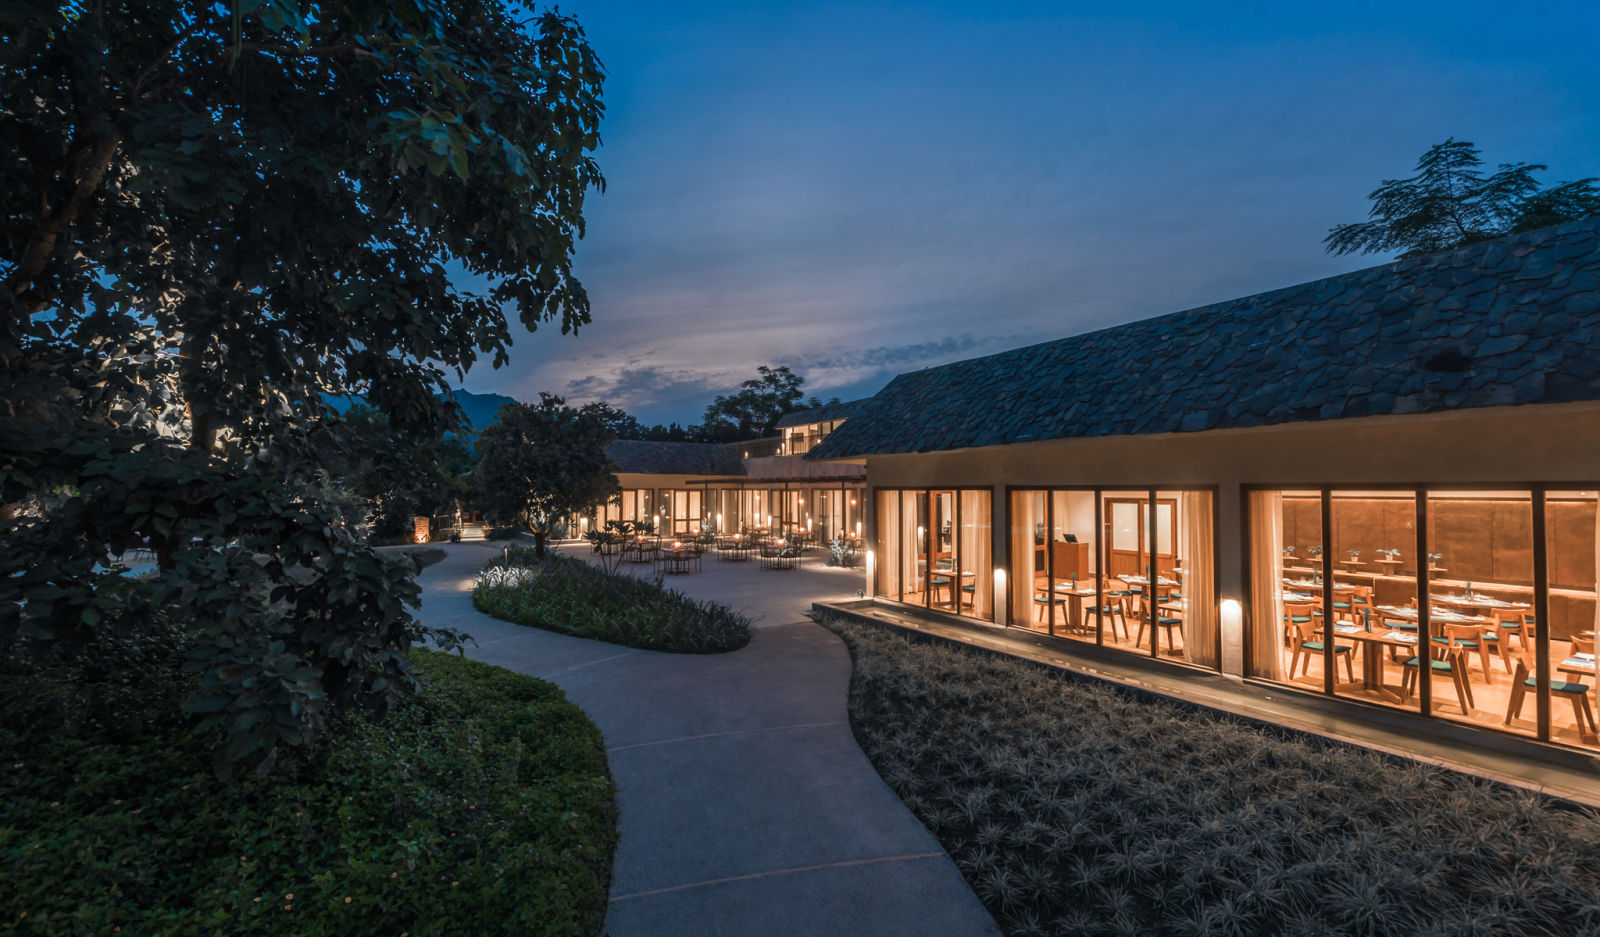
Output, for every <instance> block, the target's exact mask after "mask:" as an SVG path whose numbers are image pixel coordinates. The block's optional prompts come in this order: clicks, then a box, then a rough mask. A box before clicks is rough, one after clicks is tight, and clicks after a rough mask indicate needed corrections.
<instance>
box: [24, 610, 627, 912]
mask: <svg viewBox="0 0 1600 937" xmlns="http://www.w3.org/2000/svg"><path fill="white" fill-rule="evenodd" d="M181 645H182V636H181V635H180V634H178V633H177V632H176V631H175V630H173V629H170V628H168V629H166V630H152V631H149V632H147V633H146V634H145V635H143V636H142V637H141V638H140V639H138V640H136V641H132V642H127V643H125V644H124V645H123V646H121V647H120V648H115V649H112V648H108V649H107V650H117V651H119V652H123V653H130V654H133V655H134V656H135V658H136V663H137V664H138V665H139V666H140V673H139V675H138V678H137V679H133V678H131V677H130V676H129V674H128V671H127V670H126V669H125V668H120V667H119V668H112V669H110V670H106V669H105V668H104V667H103V666H101V664H99V663H96V662H95V661H93V660H89V659H84V658H78V659H74V660H70V661H63V662H60V664H59V667H60V668H61V669H58V670H57V671H55V672H53V673H50V674H44V673H40V672H39V671H37V670H34V669H32V668H29V669H28V670H27V671H26V672H24V673H18V671H17V668H16V667H15V666H14V663H15V662H10V663H8V664H7V666H6V667H5V672H4V674H3V675H0V688H3V693H4V701H5V704H6V712H7V716H8V718H7V719H6V720H5V722H4V724H0V863H3V865H0V868H3V869H4V874H0V908H4V909H5V912H4V913H5V916H6V917H5V920H4V923H3V925H0V929H3V930H5V931H6V933H15V934H38V935H46V934H48V935H62V934H66V935H80V934H81V935H90V934H94V935H99V934H113V933H119V934H123V935H138V934H161V935H212V934H219V933H226V934H241V935H242V934H263V935H268V934H270V935H277V934H304V935H322V937H346V935H352V934H400V933H403V932H404V933H409V934H412V935H417V937H421V935H441V937H442V935H449V934H552V935H572V937H590V935H593V934H595V933H598V932H599V928H600V926H601V922H602V920H603V918H604V915H605V904H606V897H607V893H608V891H609V887H610V874H611V855H612V850H613V848H614V846H615V843H616V808H615V804H614V796H615V792H614V788H613V785H612V783H611V779H610V775H609V770H608V768H607V765H606V758H605V749H604V743H603V742H602V740H601V737H600V732H599V730H598V729H596V728H595V727H594V725H593V724H592V723H590V722H589V721H588V719H587V718H586V717H585V716H584V715H583V713H582V711H581V710H579V709H578V708H577V707H576V706H574V705H572V704H571V703H570V702H568V701H567V700H566V698H565V696H564V695H563V694H562V693H561V691H560V690H559V689H558V688H557V687H555V686H553V685H551V684H549V683H545V682H543V681H540V680H535V679H533V678H530V677H524V676H520V675H517V674H513V673H511V672H509V671H505V670H501V669H499V668H496V667H490V666H487V665H484V664H479V663H475V662H473V661H468V660H463V659H461V658H458V657H451V656H447V655H442V654H430V653H427V652H419V653H418V655H417V660H416V666H417V668H418V670H419V671H420V673H421V674H422V675H423V677H424V678H425V679H426V680H427V681H428V683H429V687H430V688H429V692H428V693H427V694H425V695H423V696H421V697H419V699H418V701H417V702H416V703H415V704H414V705H412V706H408V707H406V708H405V709H404V710H402V711H400V712H397V713H395V714H394V715H392V716H391V717H390V718H387V719H384V720H382V721H372V720H368V719H364V718H351V719H345V720H341V721H340V722H339V723H338V724H337V725H336V726H335V727H334V733H335V734H336V735H337V737H338V739H339V741H340V744H338V745H336V746H333V747H331V748H330V749H327V750H325V751H321V752H319V753H317V754H316V755H314V756H300V757H295V758H292V759H289V760H288V761H286V763H285V764H284V765H282V766H281V769H280V771H279V772H278V774H277V776H275V777H274V778H273V779H271V780H259V779H254V778H251V779H246V780H242V781H239V782H236V783H233V784H223V783H221V782H219V781H218V780H217V778H216V777H215V776H213V775H212V774H210V773H209V772H206V771H204V770H197V769H196V765H197V763H199V762H201V761H202V760H203V743H202V739H200V738H199V737H198V736H195V735H193V734H191V733H189V732H188V731H187V730H186V728H185V727H182V726H173V725H170V724H159V725H158V724H152V723H151V722H150V721H149V720H148V719H145V718H143V717H142V716H141V714H143V713H150V712H158V713H159V712H175V709H174V708H173V704H174V702H175V700H176V699H177V698H179V697H181V696H182V695H183V694H184V693H185V692H187V689H188V682H189V681H187V680H185V679H184V678H183V677H181V675H179V674H178V672H177V671H176V669H175V667H174V666H173V665H174V664H175V663H176V662H177V661H178V660H180V659H181V658H182V656H183V650H182V647H181ZM72 670H75V671H77V672H74V673H68V672H67V671H72ZM119 675H120V676H119ZM63 677H65V678H66V679H61V678H63ZM69 683H70V684H72V685H74V686H89V687H98V688H99V691H98V693H99V695H98V696H96V697H95V698H94V699H87V698H84V697H83V696H81V695H79V694H77V693H75V692H73V691H71V690H69V689H68V688H67V685H68V684H69Z"/></svg>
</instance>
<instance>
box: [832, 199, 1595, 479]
mask: <svg viewBox="0 0 1600 937" xmlns="http://www.w3.org/2000/svg"><path fill="white" fill-rule="evenodd" d="M1576 400H1600V218H1591V219H1588V220H1586V221H1579V222H1574V223H1571V224H1566V225H1560V226H1557V227H1553V228H1546V229H1543V230H1540V231H1533V232H1528V233H1526V234H1517V235H1510V236H1507V237H1503V238H1498V239H1496V240H1493V241H1486V242H1483V243H1480V244H1474V245H1470V246H1467V247H1462V248H1457V249H1455V250H1451V251H1443V252H1440V253H1437V254H1429V255H1427V256H1424V257H1417V258H1412V259H1409V260H1402V261H1398V262H1396V263H1391V264H1386V265H1384V266H1381V267H1372V268H1369V269H1366V270H1357V271H1355V272H1353V273H1347V274H1343V275H1340V276H1336V277H1329V278H1327V279H1324V280H1316V281H1313V282H1311V283H1304V284H1301V285H1299V286H1291V287H1288V288H1287V289H1281V290H1275V291H1273V292H1269V293H1261V294H1258V295H1255V296H1247V297H1244V298H1242V299H1235V300H1231V301H1229V302H1224V303H1217V304H1214V305H1210V306H1202V307H1200V308H1198V309H1191V310H1188V311H1186V312H1178V313H1173V314H1171V315H1165V316H1159V317H1157V318H1153V319H1145V320H1143V321H1140V322H1132V323H1129V324H1127V325H1121V326H1116V327H1113V328H1108V329H1102V330H1100V331H1097V332H1089V333H1086V334H1083V335H1075V336H1072V337H1070V338H1064V339H1060V340H1058V341H1053V342H1047V343H1045V344H1042V345H1032V346H1029V347H1026V348H1017V349H1013V350H1011V351H1006V352H1001V353H999V354H995V355H989V356H986V357H983V358H972V359H969V360H966V361H958V362H956V363H954V364H948V365H943V366H941V367H936V368H928V369H925V370H922V371H914V372H910V373H907V374H902V375H900V376H899V377H897V378H895V379H894V380H893V381H890V382H889V385H888V386H887V387H885V388H884V389H883V390H882V391H879V392H878V394H877V396H875V397H873V398H871V399H870V400H869V402H868V404H867V405H866V406H865V407H864V408H863V409H862V412H861V413H859V414H857V415H856V416H855V418H853V419H851V420H849V421H847V422H846V423H844V425H842V426H840V427H839V429H837V430H835V431H834V432H833V433H832V434H830V435H829V436H828V438H827V439H825V440H823V441H822V443H821V444H820V445H818V446H817V447H816V448H814V449H812V450H811V451H810V452H809V453H807V455H806V458H808V459H819V458H820V459H828V458H843V457H851V456H862V455H874V454H885V453H897V452H932V451H938V450H944V449H959V448H967V447H974V446H996V445H1004V444H1007V443H1016V442H1027V441H1033V440H1044V439H1063V438H1069V437H1093V436H1112V435H1132V434H1149V433H1172V432H1197V431H1200V430H1209V429H1221V428H1230V427H1245V426H1264V425H1270V424H1276V423H1290V422H1300V421H1307V420H1331V419H1340V418H1347V417H1362V416H1374V415H1381V414H1408V413H1432V412H1437V411H1442V410H1456V409H1465V408H1470V407H1488V406H1497V405H1504V404H1526V403H1565V402H1571V401H1576Z"/></svg>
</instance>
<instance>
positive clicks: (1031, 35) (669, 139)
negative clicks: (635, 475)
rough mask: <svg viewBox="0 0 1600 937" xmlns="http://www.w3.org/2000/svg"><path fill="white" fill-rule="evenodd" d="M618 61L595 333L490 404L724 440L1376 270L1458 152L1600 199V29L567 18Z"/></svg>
mask: <svg viewBox="0 0 1600 937" xmlns="http://www.w3.org/2000/svg"><path fill="white" fill-rule="evenodd" d="M561 9H562V11H563V12H565V13H569V14H573V15H576V16H577V17H578V19H579V21H580V22H582V23H583V25H584V27H585V29H586V30H587V32H588V34H589V38H590V41H591V43H592V44H593V45H594V47H595V49H596V51H597V52H598V53H599V55H600V57H601V59H602V60H603V61H604V62H605V64H606V67H607V70H608V73H609V76H608V79H607V82H606V90H605V99H606V103H607V117H606V121H605V124H604V127H603V135H604V146H603V147H602V149H601V150H600V151H599V154H598V159H599V161H600V164H601V168H602V170H603V171H604V172H605V174H606V177H607V191H606V192H605V194H603V195H594V196H592V197H591V200H590V202H589V205H588V209H587V212H586V214H587V218H588V225H589V232H588V237H587V238H586V239H585V240H584V241H583V242H581V244H580V246H579V250H578V256H577V264H576V271H577V273H578V276H579V277H580V278H581V279H582V280H583V282H584V284H585V286H586V287H587V288H588V290H589V293H590V296H591V299H592V301H593V307H594V309H593V311H594V324H593V325H591V326H589V327H586V328H584V329H583V330H582V331H581V332H580V333H579V334H578V335H577V336H576V337H574V336H562V335H560V334H559V333H558V332H556V331H554V330H541V331H540V332H538V333H536V334H533V335H525V334H524V335H521V336H519V337H518V339H517V342H516V345H515V347H514V348H513V350H512V355H511V364H510V366H509V367H506V368H502V369H500V370H498V371H494V370H490V369H489V368H488V367H487V366H484V367H481V368H479V369H477V370H475V371H473V372H472V373H471V374H470V375H469V376H468V378H467V380H466V382H465V386H466V387H467V388H468V389H469V390H474V391H495V392H500V393H506V394H510V395H512V396H516V397H520V398H524V399H533V398H537V395H538V393H539V392H540V391H550V392H554V393H561V394H564V395H567V396H568V397H569V399H573V400H578V401H587V400H593V399H606V400H609V401H611V402H612V403H614V404H617V405H620V406H623V407H626V408H627V409H628V410H629V411H631V412H633V413H635V414H636V415H638V416H639V417H640V418H642V419H645V420H647V421H650V422H654V421H667V420H678V421H680V422H696V421H698V417H699V413H700V410H701V409H702V408H703V407H704V405H705V403H707V402H708V401H709V400H710V398H711V396H712V395H714V394H716V393H722V392H726V391H727V390H729V389H731V388H732V387H733V386H734V385H736V384H737V383H738V382H739V381H740V380H743V379H744V378H746V377H749V376H752V375H753V373H754V371H755V368H756V366H757V365H758V364H788V365H790V366H791V367H794V368H795V369H796V370H797V371H799V372H800V373H802V374H804V375H805V376H806V377H807V379H808V383H807V389H808V390H810V391H812V392H814V393H817V394H819V395H821V396H823V397H829V396H835V395H837V396H841V397H844V398H846V399H848V398H851V397H855V396H862V395H866V394H870V393H872V392H874V391H876V390H877V389H878V388H879V387H881V386H882V385H883V384H884V383H886V382H887V381H888V380H889V379H890V378H892V377H893V376H894V375H895V374H898V373H900V372H901V371H906V370H913V369H916V368H921V367H926V366H929V365H935V364H941V363H944V362H947V361H953V360H957V359H960V358H967V357H971V356H973V355H978V354H985V353H989V352H993V351H998V350H1001V349H1004V348H1010V347H1015V346H1017V345H1023V344H1029V343H1032V342H1036V341H1043V340H1047V339H1051V338H1058V337H1061V336H1064V335H1070V334H1073V333H1076V332H1081V331H1085V330H1089V329H1094V328H1099V327H1102V326H1106V325H1111V324H1115V323H1118V322H1126V321H1131V320H1134V319H1141V318H1145V317H1148V316H1152V315H1159V314H1162V313H1166V312H1171V311H1175V310H1178V309H1184V308H1188V307H1191V306H1196V305H1200V304H1203V303H1207V302H1213V301H1218V300H1224V299H1229V298H1233V297H1236V296H1242V295H1246V294H1249V293H1254V292H1259V291H1262V290H1267V289H1273V288H1276V287H1280V286H1287V285H1291V284H1294V283H1299V282H1302V281H1305V280H1309V279H1314V278H1316V277H1321V276H1327V275H1330V274H1334V273H1339V272H1342V271H1345V270H1351V269H1355V268H1358V267H1363V266H1369V265H1371V264H1374V263H1379V262H1382V261H1385V260H1387V259H1388V258H1387V257H1378V256H1368V257H1333V256H1329V255H1327V254H1325V253H1324V252H1323V248H1322V238H1323V236H1324V235H1325V234H1326V232H1327V229H1328V228H1329V227H1330V226H1332V225H1334V224H1336V223H1339V222H1344V221H1357V220H1361V219H1362V218H1363V217H1365V214H1366V208H1367V202H1366V194H1367V193H1368V192H1370V191H1371V190H1372V189H1373V188H1374V187H1375V186H1376V185H1377V183H1378V182H1379V181H1380V180H1381V179H1383V178H1386V177H1394V176H1402V175H1409V174H1410V172H1411V168H1412V166H1413V165H1414V163H1415V161H1416V158H1417V157H1418V156H1419V155H1421V153H1422V152H1423V151H1424V150H1425V149H1427V147H1428V146H1430V145H1432V144H1433V143H1437V142H1440V141H1442V140H1444V139H1445V138H1446V137H1449V136H1454V137H1456V138H1457V139H1467V140H1472V141H1474V142H1476V143H1477V144H1478V145H1479V146H1480V147H1482V149H1483V151H1484V156H1485V159H1486V160H1487V161H1488V162H1490V163H1494V162H1500V161H1512V160H1528V161H1532V162H1543V163H1547V164H1549V165H1550V167H1551V169H1550V171H1549V172H1548V173H1545V174H1544V175H1543V178H1544V179H1545V181H1547V182H1553V181H1557V180H1564V179H1570V178H1576V177H1580V176H1592V175H1600V106H1597V102H1600V54H1597V48H1600V47H1597V43H1596V36H1600V4H1595V3H1592V2H1591V3H1542V4H1541V3H1533V4H1503V3H1502V4H1476V3H1455V4H1427V5H1423V4H1364V3H1363V4H1344V5H1328V4H1323V5H1315V6H1313V5H1305V4H1280V3H1272V4H1267V3H1259V4H1249V5H1239V6H1229V7H1226V8H1215V9H1210V10H1206V9H1200V8H1198V5H1193V4H1148V5H1143V6H1137V5H1128V4H1106V5H1095V4H1083V5H1071V6H1066V5H1046V4H1037V5H1035V4H977V3H975V4H852V5H848V6H845V5H826V4H805V5H800V4H793V5H790V4H777V5H774V4H767V5H745V4H735V3H720V4H714V3H694V2H677V3H671V4H659V3H639V4H633V3H618V2H603V0H585V2H578V3H563V4H562V5H561Z"/></svg>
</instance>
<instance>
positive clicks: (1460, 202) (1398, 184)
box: [1323, 138, 1600, 257]
mask: <svg viewBox="0 0 1600 937" xmlns="http://www.w3.org/2000/svg"><path fill="white" fill-rule="evenodd" d="M1481 165H1483V160H1482V158H1481V157H1480V156H1479V153H1478V148H1477V147H1475V146H1473V145H1472V144H1471V143H1469V142H1467V141H1465V140H1456V139H1454V138H1451V139H1448V140H1446V141H1444V142H1443V143H1440V144H1436V145H1435V146H1433V147H1431V148H1430V149H1429V150H1428V152H1426V153H1424V154H1422V158H1421V159H1419V160H1418V161H1417V173H1416V175H1414V176H1410V177H1409V178H1405V179H1385V180H1383V184H1382V185H1380V186H1378V188H1376V189H1374V190H1373V191H1372V194H1371V195H1370V196H1368V197H1369V198H1370V199H1371V200H1372V208H1371V210H1370V211H1369V213H1368V215H1369V218H1368V220H1367V221H1359V222H1352V223H1350V224H1341V225H1337V226H1335V227H1334V228H1332V229H1331V230H1330V231H1329V232H1328V236H1327V238H1326V239H1325V240H1324V242H1323V243H1324V244H1325V245H1326V246H1327V249H1328V251H1329V252H1330V253H1335V254H1353V253H1367V254H1371V253H1387V252H1389V251H1398V252H1399V256H1401V257H1412V256H1415V255H1417V254H1426V253H1431V252H1433V251H1438V250H1446V249H1448V248H1452V247H1459V246H1461V245H1463V244H1471V243H1474V242H1476V241H1486V240H1488V239H1490V238H1496V237H1499V236H1501V235H1503V234H1511V233H1513V232H1517V231H1532V230H1534V229H1535V228H1544V227H1548V226H1550V225H1553V224H1561V223H1562V222H1566V221H1576V220H1578V219H1580V218H1587V217H1589V216H1591V215H1595V214H1600V188H1596V186H1595V182H1596V180H1595V179H1594V178H1587V179H1578V180H1576V181H1573V182H1562V183H1558V184H1556V185H1554V186H1551V187H1549V188H1544V187H1543V186H1541V185H1540V183H1539V181H1538V180H1537V179H1535V178H1534V173H1536V172H1540V171H1543V170H1545V169H1547V168H1548V167H1546V166H1545V165H1543V164H1541V163H1501V164H1500V166H1499V168H1497V169H1496V170H1495V171H1494V172H1492V173H1488V174H1487V175H1486V174H1484V173H1483V172H1482V171H1480V170H1479V167H1480V166H1481Z"/></svg>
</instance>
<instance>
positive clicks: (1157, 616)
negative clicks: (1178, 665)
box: [1133, 595, 1183, 651]
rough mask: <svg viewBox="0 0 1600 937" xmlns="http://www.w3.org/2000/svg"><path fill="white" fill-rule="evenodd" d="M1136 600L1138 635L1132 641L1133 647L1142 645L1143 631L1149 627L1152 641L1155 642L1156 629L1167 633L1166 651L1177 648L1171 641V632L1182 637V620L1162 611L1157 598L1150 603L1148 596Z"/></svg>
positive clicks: (1141, 596)
mask: <svg viewBox="0 0 1600 937" xmlns="http://www.w3.org/2000/svg"><path fill="white" fill-rule="evenodd" d="M1137 599H1138V602H1139V635H1138V637H1136V638H1134V639H1133V646H1134V647H1138V646H1139V645H1140V644H1141V643H1143V641H1144V629H1145V628H1146V627H1149V628H1150V639H1151V640H1152V641H1154V640H1155V635H1156V629H1157V628H1160V629H1161V630H1163V631H1165V632H1166V633H1167V645H1166V646H1167V649H1168V650H1169V651H1170V650H1172V649H1173V648H1176V647H1178V644H1177V643H1175V642H1174V641H1173V640H1172V632H1173V631H1177V632H1178V635H1179V636H1180V637H1182V635H1183V619H1182V618H1179V617H1177V616H1176V615H1173V614H1171V613H1170V612H1169V611H1167V610H1164V609H1163V608H1162V607H1161V602H1162V599H1159V598H1158V599H1156V600H1155V601H1154V602H1151V600H1150V596H1148V595H1139V596H1137Z"/></svg>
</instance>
